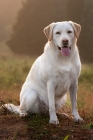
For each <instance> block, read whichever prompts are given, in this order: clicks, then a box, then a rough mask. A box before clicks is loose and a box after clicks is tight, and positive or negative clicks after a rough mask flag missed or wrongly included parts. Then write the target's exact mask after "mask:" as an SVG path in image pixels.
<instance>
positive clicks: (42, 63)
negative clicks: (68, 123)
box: [4, 21, 83, 124]
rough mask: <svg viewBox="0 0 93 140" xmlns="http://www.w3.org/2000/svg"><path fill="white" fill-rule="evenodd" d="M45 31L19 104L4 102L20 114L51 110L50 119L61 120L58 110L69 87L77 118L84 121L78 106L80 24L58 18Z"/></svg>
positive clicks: (56, 122)
mask: <svg viewBox="0 0 93 140" xmlns="http://www.w3.org/2000/svg"><path fill="white" fill-rule="evenodd" d="M43 32H44V34H45V36H46V37H47V39H48V42H47V43H46V45H45V48H44V53H43V54H42V55H41V56H39V57H38V58H37V59H36V61H35V62H34V64H33V65H32V68H31V70H30V72H29V74H28V76H27V78H26V81H25V83H24V84H23V86H22V90H21V93H20V105H19V106H15V105H13V104H5V105H4V106H5V107H6V108H7V109H8V110H10V111H11V112H15V113H17V114H19V115H20V116H26V115H27V113H28V112H32V113H40V112H44V111H45V110H46V111H49V117H50V120H49V123H51V124H58V123H59V121H58V117H57V114H56V112H57V111H58V110H59V109H60V108H62V107H63V105H64V104H65V103H66V100H67V92H68V91H69V92H70V98H71V104H72V115H73V117H74V120H75V121H80V122H82V121H83V119H82V118H81V117H80V115H79V113H78V110H77V86H78V77H79V75H80V71H81V61H80V57H79V53H78V48H77V39H78V38H79V35H80V32H81V26H80V25H79V24H77V23H75V22H72V21H63V22H56V23H51V24H50V25H48V26H47V27H45V28H44V31H43Z"/></svg>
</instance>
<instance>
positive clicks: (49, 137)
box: [0, 110, 93, 140]
mask: <svg viewBox="0 0 93 140" xmlns="http://www.w3.org/2000/svg"><path fill="white" fill-rule="evenodd" d="M81 116H82V117H83V118H84V120H85V121H84V123H83V124H80V123H75V122H74V121H73V120H72V119H68V118H66V117H62V116H59V117H58V118H59V121H60V124H59V125H51V124H49V123H48V122H49V116H48V114H30V115H28V116H27V117H25V118H20V117H18V116H16V115H15V114H11V113H10V112H8V111H5V110H2V111H1V112H0V140H93V124H92V122H93V117H92V116H91V115H88V114H87V113H85V112H82V113H81Z"/></svg>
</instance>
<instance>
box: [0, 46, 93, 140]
mask: <svg viewBox="0 0 93 140" xmlns="http://www.w3.org/2000/svg"><path fill="white" fill-rule="evenodd" d="M3 49H4V48H3ZM3 51H4V52H5V50H2V52H3ZM7 52H8V50H7V51H6V54H5V53H4V54H3V53H2V54H1V55H0V105H2V104H3V103H7V102H13V103H14V104H17V105H18V104H19V94H20V90H21V87H22V85H23V83H24V81H25V79H26V76H27V74H28V72H29V70H30V68H31V66H32V64H33V62H34V61H35V59H36V57H28V56H18V55H14V54H12V53H7ZM78 109H79V112H80V114H81V116H82V117H83V118H84V120H85V122H84V124H83V125H82V124H75V123H74V122H73V121H72V118H69V119H71V120H70V121H69V119H67V118H64V117H61V118H60V116H59V121H60V124H59V125H57V126H54V125H49V124H48V120H49V116H48V114H47V115H42V114H41V115H39V114H33V115H31V116H28V117H26V118H19V117H18V116H16V115H15V114H11V113H10V112H8V111H6V110H5V109H4V108H3V109H2V108H1V109H0V139H2V140H54V139H56V140H82V139H84V140H91V139H93V65H92V64H82V70H81V75H80V77H79V85H78ZM62 112H66V113H68V114H69V116H71V108H70V99H69V94H68V101H67V104H66V106H65V107H64V109H62ZM38 128H39V129H38Z"/></svg>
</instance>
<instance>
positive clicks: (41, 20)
mask: <svg viewBox="0 0 93 140" xmlns="http://www.w3.org/2000/svg"><path fill="white" fill-rule="evenodd" d="M22 4H23V6H22V8H21V9H20V11H19V12H18V15H17V19H16V23H15V24H14V26H13V33H12V34H11V36H10V39H9V40H8V41H7V45H8V46H9V47H10V48H11V50H12V51H13V52H15V53H17V54H27V55H30V56H32V55H40V54H41V53H42V52H43V48H44V44H45V43H46V42H47V39H46V37H45V36H44V34H43V28H44V27H46V26H47V25H49V24H50V23H51V22H57V21H64V20H65V21H68V20H72V21H74V22H77V23H79V24H81V26H82V32H81V35H80V38H79V41H78V47H79V52H80V56H81V60H82V62H93V55H92V52H93V47H92V44H93V39H92V34H93V18H92V17H93V10H92V8H93V1H92V0H90V1H89V0H78V1H75V0H49V1H46V0H26V1H23V3H22Z"/></svg>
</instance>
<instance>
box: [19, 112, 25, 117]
mask: <svg viewBox="0 0 93 140" xmlns="http://www.w3.org/2000/svg"><path fill="white" fill-rule="evenodd" d="M19 116H20V117H26V116H27V113H26V112H25V113H20V114H19Z"/></svg>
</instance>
